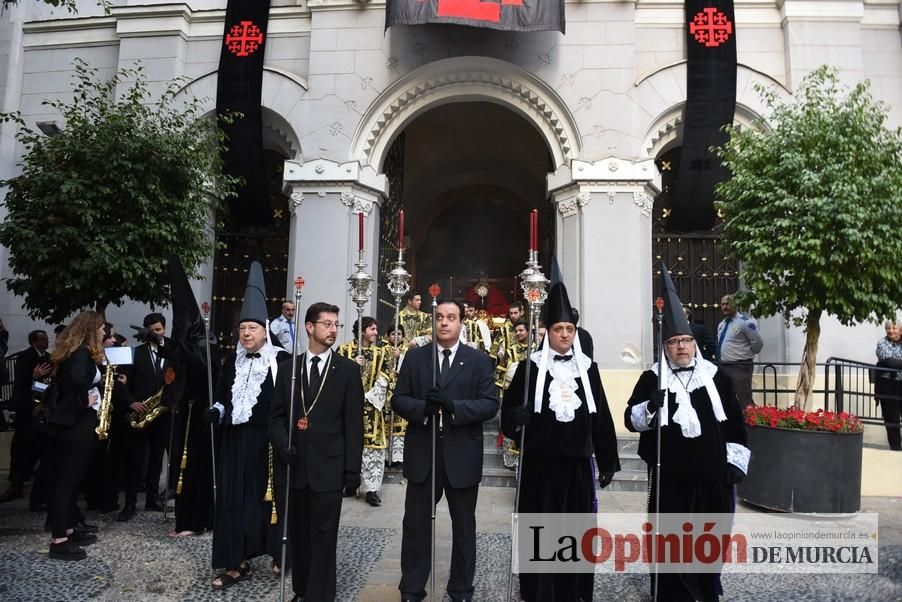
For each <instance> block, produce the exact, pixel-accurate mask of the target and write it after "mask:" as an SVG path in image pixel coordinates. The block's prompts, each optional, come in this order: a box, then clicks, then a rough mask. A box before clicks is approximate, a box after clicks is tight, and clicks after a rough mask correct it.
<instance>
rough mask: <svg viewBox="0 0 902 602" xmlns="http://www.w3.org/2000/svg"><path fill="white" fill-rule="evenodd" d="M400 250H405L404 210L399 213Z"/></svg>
mask: <svg viewBox="0 0 902 602" xmlns="http://www.w3.org/2000/svg"><path fill="white" fill-rule="evenodd" d="M398 248H399V249H403V248H404V210H403V209H401V210H400V211H398Z"/></svg>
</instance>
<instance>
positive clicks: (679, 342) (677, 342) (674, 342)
mask: <svg viewBox="0 0 902 602" xmlns="http://www.w3.org/2000/svg"><path fill="white" fill-rule="evenodd" d="M694 342H695V339H693V338H692V337H681V338H679V339H670V340H668V341H667V342H666V343H665V345H667V346H668V347H678V346H682V347H688V346H689V344H690V343H694Z"/></svg>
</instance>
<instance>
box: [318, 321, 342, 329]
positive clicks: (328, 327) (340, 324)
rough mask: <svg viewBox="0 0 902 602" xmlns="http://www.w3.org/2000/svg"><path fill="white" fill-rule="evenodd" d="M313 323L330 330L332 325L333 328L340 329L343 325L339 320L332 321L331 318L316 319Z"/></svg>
mask: <svg viewBox="0 0 902 602" xmlns="http://www.w3.org/2000/svg"><path fill="white" fill-rule="evenodd" d="M314 324H322V325H323V326H325V327H326V330H332V327H333V326H334V327H335V330H341V327H342V326H344V324H342V323H341V322H333V321H332V320H317V321H316V322H314Z"/></svg>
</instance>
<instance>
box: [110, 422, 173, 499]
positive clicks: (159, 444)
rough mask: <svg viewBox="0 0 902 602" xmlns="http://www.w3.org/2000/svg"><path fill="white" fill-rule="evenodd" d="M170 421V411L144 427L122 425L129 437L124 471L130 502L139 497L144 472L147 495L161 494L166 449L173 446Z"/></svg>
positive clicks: (126, 496)
mask: <svg viewBox="0 0 902 602" xmlns="http://www.w3.org/2000/svg"><path fill="white" fill-rule="evenodd" d="M170 421H171V416H170V415H169V413H166V414H163V415H162V416H160V417H159V418H157V419H156V420H154V421H153V422H151V423H150V424H149V425H147V426H146V427H144V428H143V429H133V428H131V427H130V426H128V425H125V426H124V427H122V429H121V430H122V431H123V437H124V439H125V441H124V445H123V447H124V452H125V453H124V458H123V460H124V462H125V464H124V466H123V471H122V473H123V484H124V489H125V503H126V504H134V503H135V501H136V500H137V499H138V489H139V485H140V481H141V477H142V475H143V477H144V489H145V492H146V493H147V499H148V500H155V499H156V498H157V496H158V495H159V494H160V475H161V474H162V468H163V452H164V451H165V450H166V449H167V448H168V446H169V428H170ZM145 461H146V464H145ZM145 466H146V469H145ZM171 484H173V485H174V483H171Z"/></svg>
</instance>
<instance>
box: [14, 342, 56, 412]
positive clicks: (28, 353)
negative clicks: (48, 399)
mask: <svg viewBox="0 0 902 602" xmlns="http://www.w3.org/2000/svg"><path fill="white" fill-rule="evenodd" d="M44 362H46V363H48V364H49V363H50V354H47V353H45V354H44V358H43V359H41V358H40V357H39V356H38V352H37V351H35V348H34V347H29V348H28V349H25V350H24V351H21V352H19V353H18V354H17V355H16V368H15V371H16V375H15V384H14V385H13V407H14V408H15V410H16V416H17V417H24V416H31V411H32V409H34V395H33V393H32V391H31V384H32V383H33V382H34V378H33V377H32V373H33V372H34V369H35V367H37V366H38V365H39V364H41V363H44Z"/></svg>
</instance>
